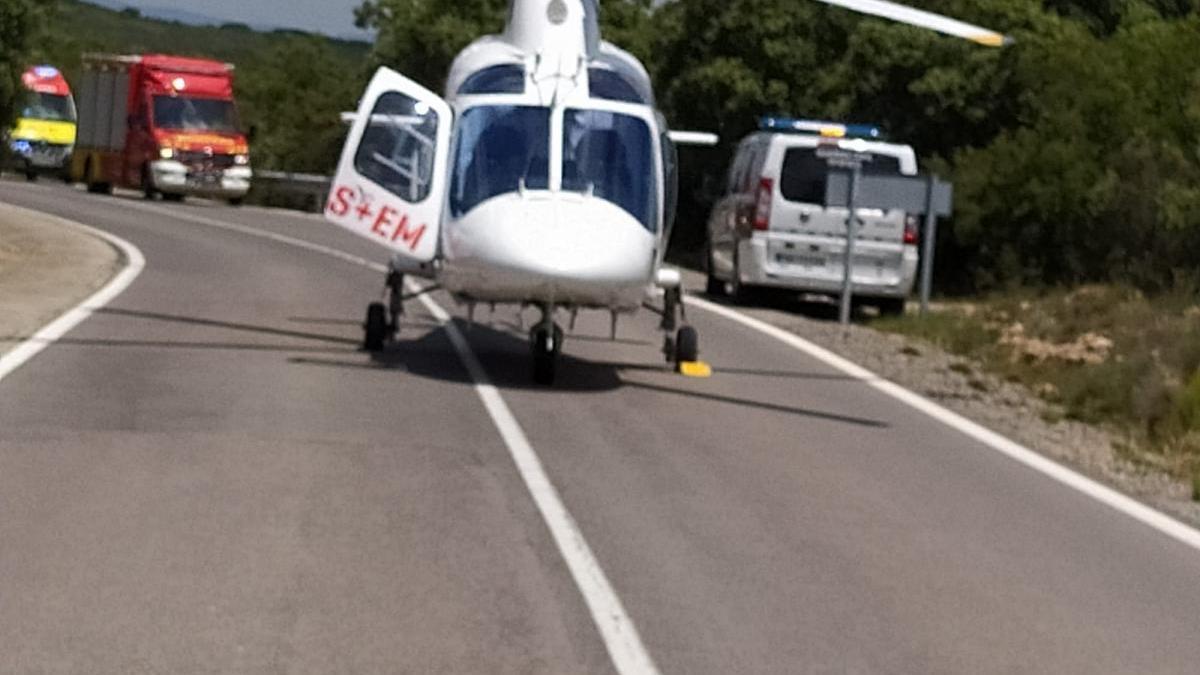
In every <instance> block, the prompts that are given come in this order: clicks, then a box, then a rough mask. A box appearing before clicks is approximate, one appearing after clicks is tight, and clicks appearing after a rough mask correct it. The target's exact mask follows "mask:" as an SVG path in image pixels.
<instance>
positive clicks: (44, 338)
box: [0, 203, 146, 381]
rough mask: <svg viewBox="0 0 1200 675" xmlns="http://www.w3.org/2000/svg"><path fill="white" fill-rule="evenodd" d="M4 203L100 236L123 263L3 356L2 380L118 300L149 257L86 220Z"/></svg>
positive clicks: (88, 233) (0, 359) (0, 372)
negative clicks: (74, 219) (97, 286)
mask: <svg viewBox="0 0 1200 675" xmlns="http://www.w3.org/2000/svg"><path fill="white" fill-rule="evenodd" d="M4 206H5V208H6V209H11V210H13V211H16V212H18V213H21V212H23V213H27V214H30V215H36V216H37V217H38V218H42V219H45V220H51V221H54V222H56V223H59V224H61V225H64V226H66V227H69V228H71V229H74V230H76V231H78V232H82V233H84V234H86V235H88V236H91V237H95V238H97V239H100V240H101V241H104V242H105V243H107V244H108V245H110V246H112V247H113V248H115V249H116V250H117V251H118V252H119V253H120V255H121V260H122V261H123V262H124V266H123V267H121V269H120V271H118V272H117V273H116V274H115V275H114V276H113V277H112V278H111V279H109V280H108V282H107V283H106V284H104V286H103V287H101V288H100V290H98V291H96V292H95V293H93V294H92V295H90V296H89V297H87V298H86V299H84V300H83V302H80V303H79V304H77V305H75V306H74V307H72V308H70V309H68V310H67V311H66V312H63V313H62V314H61V315H59V317H58V318H57V319H54V320H53V321H51V322H50V323H48V324H46V325H45V326H43V327H42V328H41V329H40V330H38V331H37V332H36V333H34V334H33V336H31V337H29V338H27V339H26V340H24V341H22V342H20V343H18V344H17V345H16V346H15V347H14V348H12V349H11V350H9V351H8V352H6V353H4V354H3V355H0V381H3V380H4V378H6V377H8V376H9V375H11V374H12V373H13V372H14V371H16V370H17V369H18V368H20V367H21V366H23V365H25V364H26V363H28V362H29V361H30V360H31V359H33V357H35V356H37V355H38V354H40V353H41V352H42V350H44V349H46V348H47V347H49V346H50V345H52V344H54V343H55V342H57V341H58V340H59V339H61V338H62V337H63V336H65V335H66V334H67V333H69V332H71V330H73V329H74V328H75V327H76V326H78V325H79V324H81V323H83V322H84V321H86V320H87V319H88V317H90V316H91V315H92V314H93V313H95V312H96V311H97V310H99V309H102V308H103V307H104V306H105V305H107V304H108V303H110V302H112V301H113V300H115V299H116V298H117V297H118V296H120V295H121V293H123V292H125V289H127V288H129V286H130V285H132V284H133V282H134V281H135V280H136V279H137V278H138V276H139V275H140V274H141V273H142V270H143V269H145V267H146V259H145V257H144V256H143V255H142V252H141V251H140V250H138V248H137V247H136V246H134V245H133V244H131V243H129V242H127V241H125V240H124V239H121V238H120V237H117V236H114V235H112V234H109V233H108V232H105V231H103V230H100V229H97V228H94V227H91V226H90V225H84V224H83V223H79V222H76V221H73V220H68V219H66V218H60V217H58V216H54V215H51V214H47V213H42V212H41V211H34V210H31V209H25V208H21V207H18V206H14V205H11V204H7V203H5V204H4Z"/></svg>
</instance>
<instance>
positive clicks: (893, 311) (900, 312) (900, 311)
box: [876, 298, 908, 317]
mask: <svg viewBox="0 0 1200 675" xmlns="http://www.w3.org/2000/svg"><path fill="white" fill-rule="evenodd" d="M907 304H908V303H907V302H906V301H905V299H904V298H887V299H885V300H880V301H879V302H878V303H876V307H878V308H879V315H880V316H888V317H896V316H904V308H905V307H906V306H907Z"/></svg>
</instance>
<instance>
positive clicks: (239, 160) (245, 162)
mask: <svg viewBox="0 0 1200 675" xmlns="http://www.w3.org/2000/svg"><path fill="white" fill-rule="evenodd" d="M233 163H234V164H237V165H238V166H249V165H250V155H234V156H233Z"/></svg>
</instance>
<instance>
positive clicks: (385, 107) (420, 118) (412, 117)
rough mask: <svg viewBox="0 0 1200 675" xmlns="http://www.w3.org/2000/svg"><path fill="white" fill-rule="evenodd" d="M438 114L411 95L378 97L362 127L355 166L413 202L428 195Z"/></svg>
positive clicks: (394, 94) (391, 94)
mask: <svg viewBox="0 0 1200 675" xmlns="http://www.w3.org/2000/svg"><path fill="white" fill-rule="evenodd" d="M437 129H438V115H437V113H436V112H434V111H433V110H431V109H430V108H429V106H428V105H427V104H425V103H423V102H421V101H418V100H417V99H415V98H412V97H411V96H406V95H404V94H401V93H398V92H389V93H386V94H384V95H383V96H380V97H379V100H378V101H377V102H376V103H375V109H374V110H372V111H371V119H370V121H369V122H368V124H367V127H366V130H365V131H363V137H362V141H361V142H360V143H359V146H358V152H357V153H355V157H354V167H355V169H357V170H358V172H359V173H360V174H362V175H363V176H364V177H366V178H369V179H370V180H372V181H374V182H375V183H378V184H379V185H381V186H382V187H384V188H386V189H387V190H388V191H389V192H391V193H393V194H395V195H396V196H398V197H400V198H401V199H404V200H406V201H408V202H411V203H414V204H415V203H418V202H421V201H423V200H424V199H425V197H427V196H428V195H429V187H430V181H431V180H432V178H433V159H434V151H435V149H436V143H435V140H436V136H437Z"/></svg>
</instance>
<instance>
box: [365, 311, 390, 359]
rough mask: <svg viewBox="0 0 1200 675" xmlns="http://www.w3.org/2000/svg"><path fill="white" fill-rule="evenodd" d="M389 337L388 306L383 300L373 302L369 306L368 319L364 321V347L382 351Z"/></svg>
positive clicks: (372, 350)
mask: <svg viewBox="0 0 1200 675" xmlns="http://www.w3.org/2000/svg"><path fill="white" fill-rule="evenodd" d="M387 337H388V321H387V307H385V306H384V304H383V303H382V302H372V303H371V304H370V305H368V306H367V320H366V321H365V322H363V349H364V350H366V351H368V352H381V351H383V344H384V343H385V342H386V341H387Z"/></svg>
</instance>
